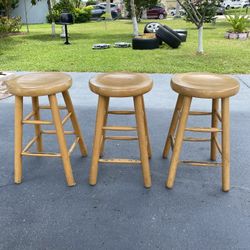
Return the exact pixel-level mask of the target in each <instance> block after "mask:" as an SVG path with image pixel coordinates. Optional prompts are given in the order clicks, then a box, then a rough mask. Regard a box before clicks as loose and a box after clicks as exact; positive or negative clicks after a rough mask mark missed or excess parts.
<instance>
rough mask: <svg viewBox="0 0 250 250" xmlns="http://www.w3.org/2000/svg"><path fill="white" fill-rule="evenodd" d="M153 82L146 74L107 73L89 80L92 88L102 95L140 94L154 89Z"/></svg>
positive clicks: (125, 95)
mask: <svg viewBox="0 0 250 250" xmlns="http://www.w3.org/2000/svg"><path fill="white" fill-rule="evenodd" d="M152 86H153V82H152V80H151V79H150V78H149V77H148V76H147V75H146V74H140V73H122V72H121V73H120V72H114V73H106V74H98V75H97V76H95V77H93V78H91V79H90V80H89V87H90V89H91V90H92V91H93V92H94V93H96V94H98V95H101V96H107V97H129V96H139V95H143V94H144V93H147V92H148V91H150V90H151V89H152Z"/></svg>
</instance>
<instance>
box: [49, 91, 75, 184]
mask: <svg viewBox="0 0 250 250" xmlns="http://www.w3.org/2000/svg"><path fill="white" fill-rule="evenodd" d="M49 102H50V106H51V112H52V117H53V121H54V125H55V129H56V134H57V140H58V144H59V147H60V152H61V157H62V161H63V167H64V172H65V177H66V181H67V184H68V186H74V185H75V184H76V183H75V180H74V177H73V174H72V169H71V163H70V158H69V153H68V149H67V144H66V140H65V137H64V131H63V126H62V121H61V117H60V113H59V109H58V103H57V99H56V95H49Z"/></svg>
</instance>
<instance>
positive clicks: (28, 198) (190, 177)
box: [0, 73, 250, 250]
mask: <svg viewBox="0 0 250 250" xmlns="http://www.w3.org/2000/svg"><path fill="white" fill-rule="evenodd" d="M92 75H93V73H72V77H73V79H74V84H73V87H72V88H71V90H70V93H71V96H72V99H73V103H74V105H75V108H76V111H77V115H78V117H79V120H80V124H81V127H82V131H83V133H84V135H85V139H86V143H87V146H88V149H89V157H87V158H81V157H80V153H79V150H77V151H76V152H74V154H73V155H72V165H73V172H74V176H75V179H76V181H77V186H75V187H73V188H68V187H66V185H65V180H64V174H63V169H62V167H61V162H60V160H59V159H41V158H24V160H23V166H24V168H23V176H24V180H23V183H22V184H21V185H18V186H17V185H15V184H13V181H12V176H13V148H14V146H13V124H14V123H13V122H14V120H13V111H14V106H13V101H14V99H13V98H9V99H6V100H3V101H1V102H0V117H1V119H0V124H1V128H0V159H1V161H0V162H1V163H0V201H1V202H0V249H13V250H14V249H25V250H27V249H32V250H33V249H60V250H61V249H109V250H110V249H143V250H146V249H249V239H250V157H249V155H250V149H249V142H250V130H249V122H250V109H249V107H250V76H249V75H237V76H235V77H237V78H238V79H239V80H240V83H241V89H240V93H239V94H238V95H237V96H235V97H233V98H231V153H232V158H231V165H232V171H231V175H232V176H231V183H232V189H231V191H230V192H229V193H223V192H221V183H220V182H221V173H220V170H219V169H216V168H195V167H187V166H181V167H180V168H179V169H178V173H177V177H176V182H175V186H174V189H173V190H171V191H170V190H167V189H166V188H165V186H164V182H165V179H166V175H167V170H168V166H169V160H167V159H166V160H163V159H162V158H161V152H162V148H163V145H164V140H165V136H166V133H167V130H168V127H169V123H170V119H171V115H172V111H173V108H174V104H175V101H176V94H175V93H173V92H172V91H171V89H170V86H169V79H170V77H171V75H169V74H161V75H159V74H153V75H151V76H152V78H153V79H154V83H155V84H154V88H153V90H152V91H151V92H150V93H148V94H147V95H146V96H145V104H146V108H147V112H148V124H149V129H150V134H151V141H152V147H153V157H152V159H151V172H152V181H153V186H152V188H151V189H150V190H146V189H144V188H143V182H142V176H141V171H140V168H139V167H133V166H126V165H124V166H109V165H102V166H101V167H100V172H99V179H98V185H96V186H95V187H90V186H89V185H88V183H87V180H88V171H89V165H90V158H91V157H90V156H91V146H92V137H93V130H94V122H95V111H96V104H97V98H96V96H95V95H94V94H93V93H91V92H90V91H89V90H88V79H89V77H90V76H92ZM60 99H61V98H60ZM46 101H47V100H46V98H43V100H42V102H44V103H45V102H46ZM111 106H112V107H115V108H127V107H132V102H131V100H128V99H122V100H121V99H119V100H118V99H116V100H113V101H111ZM30 107H31V105H30V101H29V100H28V99H27V100H25V110H26V111H27V110H28V109H29V108H30ZM193 107H194V109H196V110H197V109H198V110H200V109H204V110H209V109H210V102H209V101H206V100H195V101H194V103H193ZM44 118H46V119H49V114H48V113H46V114H45V115H44ZM110 122H113V123H115V124H133V123H134V119H133V118H131V119H127V117H125V118H121V119H120V120H119V121H117V120H116V121H114V120H113V119H111V120H110ZM189 122H190V124H192V125H196V126H198V125H199V124H205V123H207V122H208V123H209V119H208V118H202V119H197V118H192V119H190V120H189ZM24 132H25V135H26V136H25V138H26V139H27V137H29V138H30V137H31V135H32V133H33V128H30V127H27V126H26V127H25V131H24ZM46 142H47V150H52V149H53V148H57V143H56V140H55V138H54V137H48V139H46ZM128 143H129V145H128ZM191 145H192V147H190V146H191ZM208 151H209V145H208V144H206V143H205V144H204V143H202V144H200V143H198V144H185V145H184V147H183V152H182V158H183V159H190V158H196V159H198V160H200V159H203V160H207V159H208V157H209V152H208ZM105 154H107V155H108V156H110V155H111V156H120V155H121V156H126V157H133V156H135V155H137V154H138V147H137V144H136V143H135V142H125V143H124V142H121V143H120V142H115V143H110V142H108V143H107V146H106V152H105Z"/></svg>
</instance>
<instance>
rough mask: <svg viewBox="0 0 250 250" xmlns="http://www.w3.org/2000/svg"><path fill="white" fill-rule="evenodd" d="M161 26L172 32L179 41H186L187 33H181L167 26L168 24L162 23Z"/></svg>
mask: <svg viewBox="0 0 250 250" xmlns="http://www.w3.org/2000/svg"><path fill="white" fill-rule="evenodd" d="M163 27H164V28H165V29H167V30H168V31H169V32H170V33H172V34H173V35H174V36H176V37H177V38H179V39H180V40H181V42H186V40H187V34H183V33H178V32H177V31H175V30H173V29H171V28H169V27H168V26H166V25H163Z"/></svg>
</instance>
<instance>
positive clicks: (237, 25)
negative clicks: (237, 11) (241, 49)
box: [226, 15, 249, 33]
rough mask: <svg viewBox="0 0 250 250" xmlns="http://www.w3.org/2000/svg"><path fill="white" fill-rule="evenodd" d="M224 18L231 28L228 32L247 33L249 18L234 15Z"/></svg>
mask: <svg viewBox="0 0 250 250" xmlns="http://www.w3.org/2000/svg"><path fill="white" fill-rule="evenodd" d="M226 18H227V21H228V22H229V23H230V24H231V26H232V30H230V32H231V31H232V32H235V33H242V32H244V31H247V25H248V20H249V16H247V15H245V16H241V15H234V16H226Z"/></svg>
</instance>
